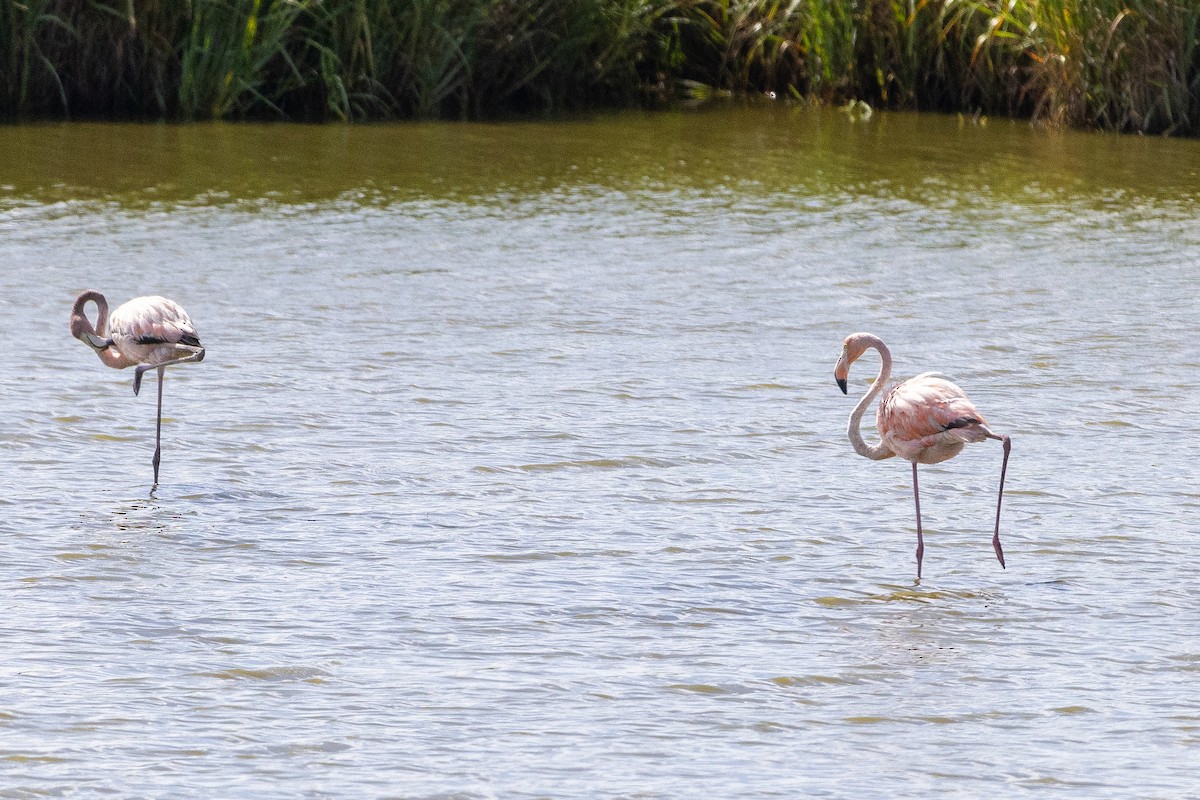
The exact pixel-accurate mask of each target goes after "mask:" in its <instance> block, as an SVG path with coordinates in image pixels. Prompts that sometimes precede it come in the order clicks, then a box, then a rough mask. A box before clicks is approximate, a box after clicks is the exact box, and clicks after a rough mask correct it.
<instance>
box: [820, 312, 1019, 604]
mask: <svg viewBox="0 0 1200 800" xmlns="http://www.w3.org/2000/svg"><path fill="white" fill-rule="evenodd" d="M868 349H874V350H876V351H878V352H879V355H880V359H881V362H882V363H881V364H880V368H879V376H878V377H877V378H876V379H875V383H874V384H873V385H872V387H871V389H870V391H868V392H867V393H866V394H865V395H864V396H863V398H862V400H860V401H859V403H858V405H857V406H856V407H855V409H854V411H853V412H852V413H851V414H850V425H849V427H848V429H847V434H848V435H849V437H850V443H851V445H853V447H854V451H855V452H856V453H858V454H859V455H862V456H865V457H867V458H870V459H873V460H876V461H879V460H882V459H885V458H891V457H893V456H900V457H901V458H904V459H906V460H908V461H911V462H912V473H913V501H914V503H915V504H916V509H917V579H918V580H919V579H920V577H921V559H922V556H923V555H924V552H925V542H924V536H923V535H922V530H921V495H920V491H919V490H918V488H917V464H937V463H938V462H940V461H945V460H946V459H948V458H953V457H954V456H956V455H958V454H959V452H961V451H962V449H963V447H964V446H965V445H967V444H968V443H971V442H982V441H984V440H985V439H997V440H999V441H1001V442H1003V444H1004V461H1003V463H1002V465H1001V467H1000V495H999V498H998V499H997V501H996V531H995V534H994V535H993V537H992V547H993V548H994V549H995V551H996V558H998V559H999V560H1000V566H1001V567H1003V566H1004V551H1003V549H1001V547H1000V504H1001V503H1002V502H1003V499H1004V475H1005V472H1006V471H1007V469H1008V454H1009V450H1010V449H1011V447H1012V444H1011V442H1010V441H1009V437H1007V436H1001V435H997V434H995V433H992V431H991V430H990V429H989V428H988V426H987V423H986V422H985V420H984V418H983V415H982V414H980V413H979V411H978V410H977V409H976V408H975V405H974V404H973V403H972V402H971V401H970V400H969V399H968V398H967V395H966V393H965V392H964V391H963V390H962V389H960V388H959V387H958V386H956V385H955V384H954V383H951V382H950V381H949V380H947V379H946V377H945V376H944V375H940V374H938V373H936V372H925V373H922V374H921V375H918V376H916V377H915V378H910V379H909V380H906V381H903V382H901V383H898V384H896V385H895V386H893V387H891V388H890V389H888V390H887V392H886V394H884V395H883V399H882V400H881V401H880V403H879V410H878V411H877V412H876V415H875V424H876V427H877V428H878V429H879V438H880V443H879V444H878V445H875V446H871V445H869V444H867V443H866V442H865V441H864V440H863V438H862V432H861V431H860V430H859V425H860V423H861V421H862V417H863V414H864V413H865V412H866V410H867V408H868V407H869V406H870V405H871V402H872V401H873V400H874V399H875V398H876V397H878V396H879V395H880V394H881V393H883V392H884V389H885V387H886V385H887V381H888V378H890V377H891V374H892V354H891V351H889V350H888V348H887V345H885V344H884V343H883V340H882V339H880V338H879V337H878V336H875V335H874V334H870V333H855V334H851V335H850V336H847V337H846V340H845V341H844V342H842V355H841V357H840V358H839V359H838V362H837V366H836V367H835V368H834V377H835V378H836V379H837V384H838V386H839V387H840V388H841V390H842V392H843V393H845V392H846V391H847V384H846V381H847V378H848V377H849V374H850V365H851V364H852V363H854V362H855V361H856V360H857V359H858V358H859V357H860V356H862V354H863V353H864V352H866V351H867V350H868Z"/></svg>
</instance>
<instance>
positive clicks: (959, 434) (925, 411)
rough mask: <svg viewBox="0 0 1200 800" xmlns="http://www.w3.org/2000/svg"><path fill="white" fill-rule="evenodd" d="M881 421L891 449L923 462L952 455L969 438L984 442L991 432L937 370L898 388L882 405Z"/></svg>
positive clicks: (963, 396) (957, 389) (962, 396)
mask: <svg viewBox="0 0 1200 800" xmlns="http://www.w3.org/2000/svg"><path fill="white" fill-rule="evenodd" d="M877 424H878V427H879V432H880V434H881V436H882V437H883V438H884V441H886V442H887V444H888V446H889V447H891V448H892V449H893V450H895V451H896V452H897V453H898V454H899V455H901V456H903V457H904V458H907V459H909V460H910V461H921V462H922V463H936V462H937V461H942V460H945V459H947V458H950V457H951V456H953V455H955V454H956V453H957V452H958V451H959V450H961V449H962V446H963V445H964V444H966V443H967V442H978V441H982V440H983V439H984V438H985V434H984V433H983V430H986V428H983V426H984V424H985V423H984V419H983V415H982V414H980V413H979V411H978V410H977V409H976V408H975V405H974V404H973V403H972V402H971V401H970V400H969V399H968V398H967V395H966V393H965V392H963V390H962V389H960V388H959V387H958V386H956V385H955V384H953V383H951V382H950V381H949V380H947V379H946V378H945V377H944V376H941V375H939V374H937V373H934V372H927V373H924V374H922V375H918V376H917V377H915V378H911V379H909V380H907V381H904V382H903V383H898V384H896V385H895V386H893V387H892V389H891V391H889V392H888V393H887V394H886V395H885V396H884V398H883V401H882V402H881V403H880V404H879V413H878V416H877Z"/></svg>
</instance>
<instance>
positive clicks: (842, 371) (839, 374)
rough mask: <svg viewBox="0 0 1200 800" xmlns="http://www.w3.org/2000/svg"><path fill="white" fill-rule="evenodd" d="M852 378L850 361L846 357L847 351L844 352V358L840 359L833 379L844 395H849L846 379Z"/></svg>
mask: <svg viewBox="0 0 1200 800" xmlns="http://www.w3.org/2000/svg"><path fill="white" fill-rule="evenodd" d="M849 377H850V359H848V358H847V357H846V351H845V350H842V357H841V358H839V359H838V362H837V366H836V367H834V368H833V379H834V380H835V381H837V385H838V388H839V389H841V390H842V394H848V392H847V391H846V389H847V384H846V379H847V378H849Z"/></svg>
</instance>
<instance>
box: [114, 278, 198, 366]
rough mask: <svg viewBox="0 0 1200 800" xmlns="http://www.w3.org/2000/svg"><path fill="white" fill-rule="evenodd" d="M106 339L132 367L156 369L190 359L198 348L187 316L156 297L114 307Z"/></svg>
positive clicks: (134, 299) (135, 299)
mask: <svg viewBox="0 0 1200 800" xmlns="http://www.w3.org/2000/svg"><path fill="white" fill-rule="evenodd" d="M108 335H109V337H110V338H111V339H112V341H113V345H114V346H115V347H116V348H117V350H118V351H120V352H121V353H122V354H123V355H124V356H125V357H126V358H127V359H128V360H129V361H131V362H133V363H135V364H149V365H151V366H156V365H158V364H162V363H163V362H166V361H171V360H173V359H176V358H181V357H184V356H187V355H191V354H192V353H195V349H194V348H197V347H200V338H199V336H197V335H196V326H195V325H194V324H193V323H192V318H191V317H189V316H188V313H187V312H186V311H184V310H183V307H182V306H180V305H179V304H178V303H176V302H175V301H174V300H168V299H167V298H165V297H159V296H158V295H147V296H145V297H135V298H133V299H132V300H130V301H128V302H126V303H122V304H121V305H119V306H117V308H116V310H115V311H113V312H112V315H111V316H110V317H109V318H108ZM179 345H183V347H182V348H181V347H179ZM201 349H203V348H201ZM197 360H199V359H197Z"/></svg>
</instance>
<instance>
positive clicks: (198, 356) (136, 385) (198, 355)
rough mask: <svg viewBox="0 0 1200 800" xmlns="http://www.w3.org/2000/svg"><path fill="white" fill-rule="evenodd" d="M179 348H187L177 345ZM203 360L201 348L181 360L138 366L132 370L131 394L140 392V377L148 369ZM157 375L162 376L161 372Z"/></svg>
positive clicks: (159, 368) (175, 359)
mask: <svg viewBox="0 0 1200 800" xmlns="http://www.w3.org/2000/svg"><path fill="white" fill-rule="evenodd" d="M179 347H180V348H184V347H187V345H179ZM188 349H191V348H188ZM203 360H204V348H203V347H201V348H199V349H197V350H196V352H194V353H192V354H191V355H188V356H183V357H182V358H173V359H171V360H170V361H164V362H162V363H161V364H138V365H137V367H136V368H135V369H134V370H133V393H134V394H135V395H136V394H137V393H138V392H140V391H141V390H142V375H143V374H144V373H145V372H146V370H149V369H158V370H161V369H162V368H163V367H169V366H171V365H172V364H186V363H188V362H189V361H203ZM158 374H159V375H162V372H159V373H158ZM159 382H160V383H161V381H159Z"/></svg>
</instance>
